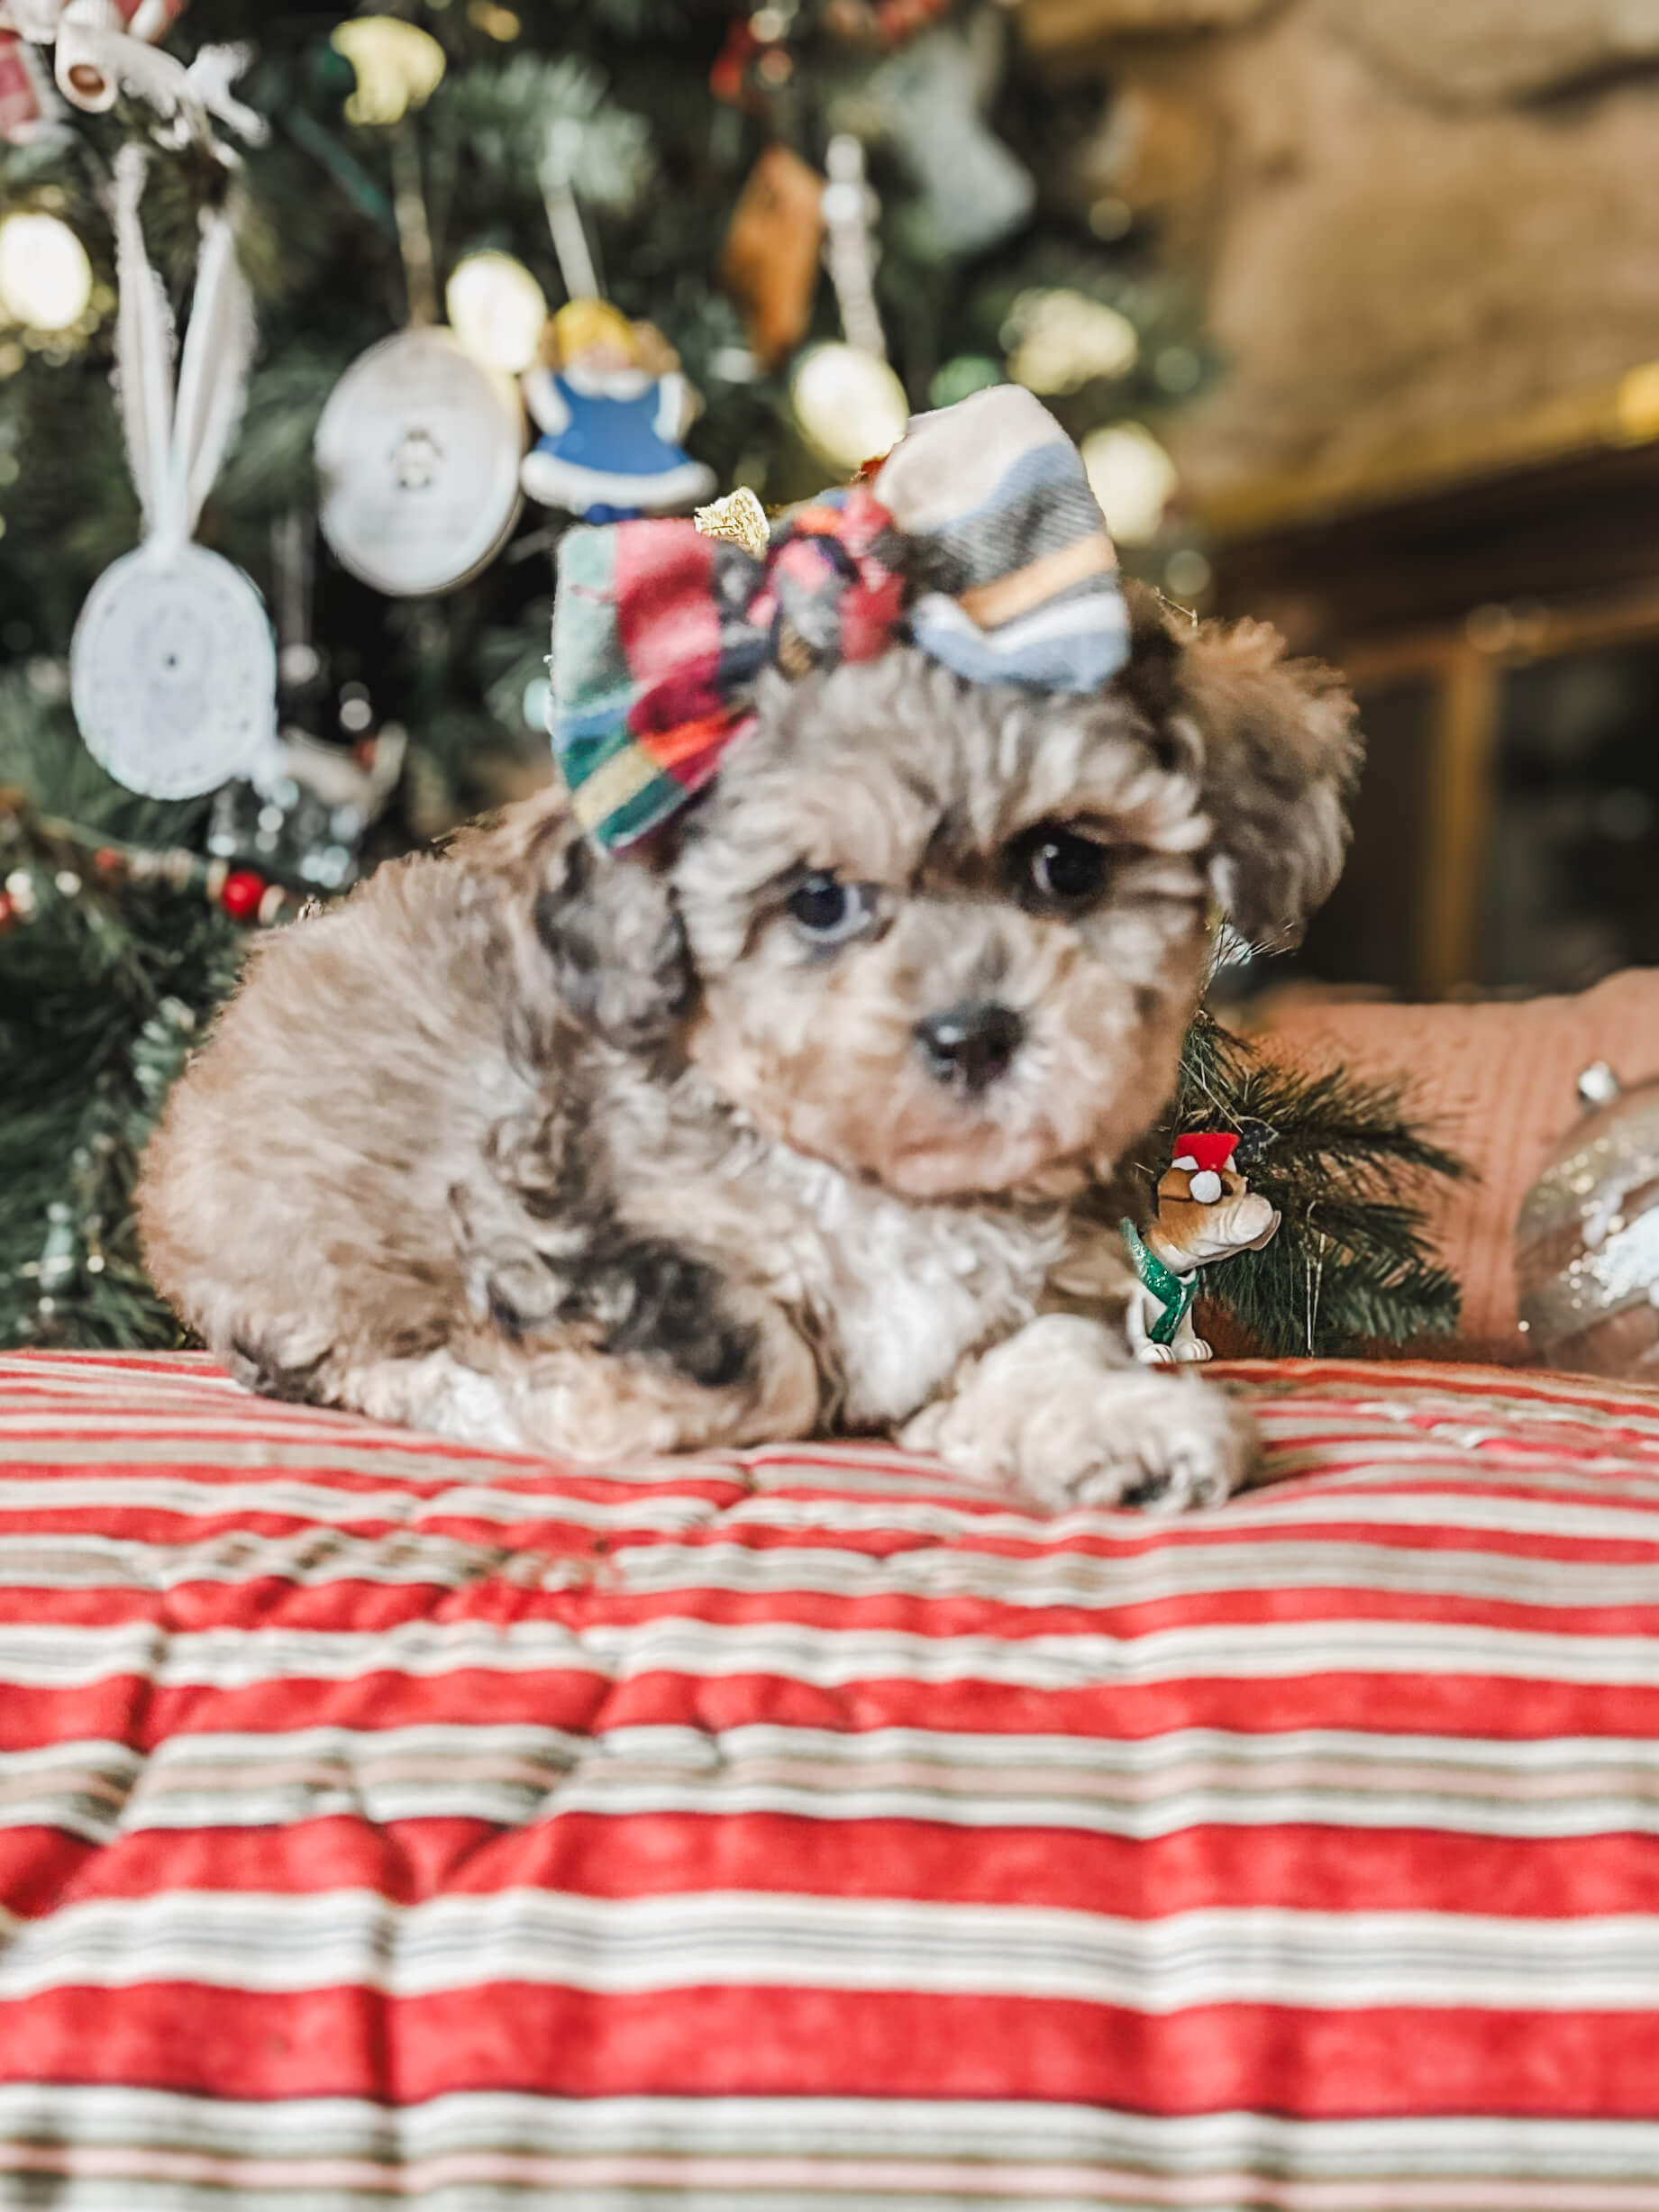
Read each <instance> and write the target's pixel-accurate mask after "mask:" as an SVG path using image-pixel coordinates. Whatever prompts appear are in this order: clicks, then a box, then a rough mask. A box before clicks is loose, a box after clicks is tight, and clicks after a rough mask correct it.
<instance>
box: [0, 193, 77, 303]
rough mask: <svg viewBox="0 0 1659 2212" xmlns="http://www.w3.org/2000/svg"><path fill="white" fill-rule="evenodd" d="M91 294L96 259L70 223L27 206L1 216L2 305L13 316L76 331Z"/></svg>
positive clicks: (0, 266)
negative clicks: (89, 255) (16, 211)
mask: <svg viewBox="0 0 1659 2212" xmlns="http://www.w3.org/2000/svg"><path fill="white" fill-rule="evenodd" d="M91 299H92V264H91V262H90V261H89V260H88V259H87V249H86V248H85V246H83V245H82V244H81V242H80V240H79V239H78V238H77V236H76V235H75V233H74V232H73V231H72V230H71V229H70V228H69V226H68V223H61V222H59V219H58V217H57V216H56V215H50V214H41V213H39V212H23V211H19V212H18V213H16V214H10V215H7V216H5V218H4V220H0V309H4V311H5V316H6V319H7V320H8V321H10V322H13V323H21V324H22V325H23V327H24V328H25V329H27V330H32V331H42V332H59V331H68V330H73V329H74V327H75V325H76V324H77V323H78V322H79V321H80V319H81V317H82V316H83V315H84V314H86V312H87V307H88V305H90V303H91Z"/></svg>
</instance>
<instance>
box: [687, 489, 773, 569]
mask: <svg viewBox="0 0 1659 2212" xmlns="http://www.w3.org/2000/svg"><path fill="white" fill-rule="evenodd" d="M692 519H693V521H695V523H697V528H698V529H699V530H700V531H701V532H702V533H703V535H704V536H705V537H706V538H725V539H727V540H728V541H729V542H731V543H732V544H733V545H741V546H742V547H743V551H744V552H745V553H749V554H752V556H753V558H754V559H755V560H764V559H765V558H766V552H767V548H768V547H769V546H770V543H771V540H772V533H771V531H770V528H769V527H768V525H767V521H766V509H765V508H764V507H763V506H762V505H761V503H760V501H759V499H757V498H756V496H755V495H754V494H753V492H752V491H751V490H750V488H749V487H748V486H747V485H746V484H740V485H739V486H738V487H737V489H736V490H735V491H734V492H728V493H727V494H726V496H725V498H724V499H716V501H715V503H714V505H712V506H706V507H698V508H697V511H696V514H694V515H693V517H692Z"/></svg>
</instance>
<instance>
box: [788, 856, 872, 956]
mask: <svg viewBox="0 0 1659 2212" xmlns="http://www.w3.org/2000/svg"><path fill="white" fill-rule="evenodd" d="M875 911H876V895H875V893H874V891H873V890H872V889H871V887H870V885H869V884H867V883H843V882H842V881H841V880H840V878H838V877H835V876H832V875H829V874H826V873H824V872H820V873H818V874H816V875H812V876H808V877H807V879H806V881H805V882H804V883H801V884H798V886H797V887H796V888H795V890H794V891H793V892H792V893H791V894H790V897H789V902H788V915H789V919H790V920H791V921H792V922H793V923H794V924H795V926H796V928H797V929H798V931H799V932H800V933H801V935H802V936H803V937H807V938H810V939H811V941H812V942H813V943H814V944H823V945H829V944H845V943H847V942H848V941H849V940H850V939H852V938H853V937H858V936H861V935H862V933H863V932H864V931H865V930H867V929H868V928H869V927H870V924H871V921H872V920H873V919H874V917H875Z"/></svg>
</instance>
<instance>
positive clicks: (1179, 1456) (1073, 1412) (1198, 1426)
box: [904, 1314, 1253, 1513]
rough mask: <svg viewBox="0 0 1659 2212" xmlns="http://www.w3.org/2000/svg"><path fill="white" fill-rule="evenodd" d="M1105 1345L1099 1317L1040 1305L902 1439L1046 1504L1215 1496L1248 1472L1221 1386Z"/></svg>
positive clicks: (1192, 1503)
mask: <svg viewBox="0 0 1659 2212" xmlns="http://www.w3.org/2000/svg"><path fill="white" fill-rule="evenodd" d="M1110 1354H1111V1344H1110V1340H1109V1339H1108V1337H1107V1334H1106V1332H1105V1331H1104V1330H1103V1329H1101V1328H1100V1327H1099V1326H1098V1324H1095V1323H1093V1322H1089V1321H1083V1320H1080V1319H1078V1318H1076V1317H1075V1316H1073V1315H1060V1314H1053V1315H1045V1316H1044V1318H1043V1319H1042V1320H1040V1321H1036V1322H1034V1323H1033V1324H1031V1325H1030V1327H1029V1328H1025V1329H1022V1330H1021V1331H1020V1333H1019V1334H1018V1335H1016V1336H1012V1337H1010V1338H1009V1339H1008V1341H1007V1343H1003V1344H998V1345H997V1346H996V1347H995V1348H994V1349H993V1350H992V1351H990V1352H987V1353H986V1354H985V1356H984V1357H983V1358H982V1359H981V1360H980V1361H978V1362H977V1364H976V1365H975V1367H974V1368H973V1370H971V1373H970V1374H969V1375H968V1376H966V1377H965V1378H964V1379H963V1382H962V1387H961V1388H959V1390H958V1391H957V1394H956V1395H955V1396H954V1397H951V1398H948V1399H945V1400H943V1401H942V1402H941V1403H939V1404H938V1405H935V1406H927V1407H926V1408H925V1410H924V1411H923V1412H922V1413H920V1414H918V1415H917V1416H916V1419H915V1420H914V1421H913V1422H911V1424H910V1425H909V1426H908V1428H907V1430H906V1431H905V1436H904V1441H905V1443H907V1444H908V1445H910V1446H911V1447H912V1448H913V1449H915V1450H918V1451H926V1452H937V1454H938V1455H939V1457H940V1458H941V1459H943V1461H945V1462H946V1464H947V1465H948V1466H950V1467H952V1468H954V1469H955V1470H956V1471H957V1472H958V1473H960V1474H963V1475H967V1476H969V1477H971V1479H973V1480H975V1481H978V1482H984V1483H998V1484H1007V1485H1008V1486H1010V1487H1011V1488H1016V1489H1017V1490H1019V1491H1021V1492H1022V1493H1023V1494H1024V1495H1025V1496H1026V1497H1030V1498H1032V1499H1033V1500H1034V1501H1035V1503H1037V1504H1039V1505H1041V1506H1044V1507H1047V1508H1049V1509H1051V1510H1053V1509H1055V1508H1058V1507H1062V1506H1067V1505H1090V1506H1111V1505H1133V1506H1144V1507H1150V1508H1151V1509H1153V1510H1154V1511H1157V1512H1162V1513H1179V1512H1182V1511H1185V1510H1187V1509H1188V1508H1190V1507H1198V1506H1218V1505H1219V1504H1220V1503H1221V1502H1222V1500H1223V1499H1224V1498H1226V1497H1228V1496H1229V1495H1230V1494H1231V1493H1232V1492H1233V1491H1234V1490H1235V1489H1236V1488H1238V1487H1239V1485H1240V1484H1241V1483H1242V1482H1243V1481H1244V1478H1245V1476H1246V1475H1247V1474H1248V1472H1249V1470H1250V1464H1251V1459H1252V1456H1253V1430H1252V1427H1251V1424H1250V1421H1249V1418H1248V1416H1247V1415H1245V1414H1244V1411H1243V1410H1242V1409H1241V1408H1240V1407H1239V1406H1236V1405H1235V1403H1234V1402H1233V1400H1232V1399H1231V1398H1229V1397H1227V1396H1226V1394H1225V1392H1223V1391H1221V1390H1219V1389H1217V1388H1207V1387H1205V1386H1203V1385H1201V1384H1199V1382H1198V1381H1197V1380H1196V1379H1180V1378H1177V1377H1175V1376H1172V1375H1160V1374H1155V1373H1149V1372H1148V1371H1147V1370H1145V1369H1144V1368H1143V1367H1138V1366H1137V1367H1119V1366H1115V1365H1112V1364H1110V1363H1109V1361H1110Z"/></svg>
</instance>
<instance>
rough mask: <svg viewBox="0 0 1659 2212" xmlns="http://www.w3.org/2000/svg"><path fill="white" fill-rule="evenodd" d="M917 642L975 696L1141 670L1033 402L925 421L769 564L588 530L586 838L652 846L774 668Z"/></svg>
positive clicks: (568, 554)
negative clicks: (983, 688) (1127, 663)
mask: <svg viewBox="0 0 1659 2212" xmlns="http://www.w3.org/2000/svg"><path fill="white" fill-rule="evenodd" d="M900 638H907V639H909V640H911V641H912V642H914V643H916V645H918V646H920V648H921V649H922V651H924V652H925V653H927V654H929V655H930V656H931V657H932V658H933V659H934V660H938V661H940V662H942V663H943V665H944V666H945V667H946V668H949V669H954V670H955V672H956V673H957V674H958V675H960V676H963V677H966V678H969V679H970V680H971V681H973V682H977V683H991V682H1001V683H1020V684H1030V685H1035V686H1038V687H1042V688H1044V689H1047V690H1053V691H1069V692H1074V693H1075V692H1089V691H1093V690H1096V689H1098V687H1099V686H1100V685H1102V684H1103V683H1105V682H1106V681H1107V680H1108V678H1110V677H1111V676H1112V675H1113V674H1114V673H1115V672H1116V671H1117V669H1119V668H1120V667H1121V666H1122V665H1123V662H1124V660H1126V658H1127V654H1128V614H1127V610H1126V606H1125V604H1124V599H1123V594H1122V591H1121V589H1120V587H1119V585H1118V579H1117V556H1116V554H1115V552H1114V551H1113V548H1112V542H1111V540H1110V538H1109V537H1108V534H1107V530H1106V524H1105V522H1104V520H1103V518H1102V516H1101V514H1100V510H1099V508H1098V505H1096V503H1095V499H1094V496H1093V494H1092V493H1091V492H1090V490H1089V480H1088V478H1087V477H1086V475H1085V474H1084V471H1083V465H1082V460H1081V458H1080V455H1079V453H1078V451H1077V449H1076V447H1075V446H1073V444H1072V443H1071V440H1070V439H1069V438H1068V437H1067V436H1066V434H1065V432H1063V431H1062V429H1061V427H1060V425H1059V423H1056V422H1055V421H1054V419H1053V416H1052V415H1051V414H1049V412H1048V410H1047V409H1046V408H1045V407H1044V405H1042V403H1041V402H1040V401H1039V400H1036V399H1035V398H1034V397H1033V396H1032V395H1031V394H1030V393H1029V392H1027V391H1025V390H1024V389H1023V387H1020V386H1018V385H999V386H997V387H993V388H992V389H990V390H989V391H984V392H978V393H975V394H974V395H973V396H972V397H971V399H965V400H962V401H961V402H960V403H959V404H958V405H956V406H954V407H947V408H943V409H941V410H940V411H939V412H938V413H937V414H926V415H919V416H917V417H916V418H915V419H914V420H913V421H912V423H911V424H910V427H909V430H908V431H907V433H906V435H905V437H904V438H903V439H902V440H901V441H900V442H899V444H898V446H896V447H895V448H894V450H893V451H892V452H891V453H890V454H889V457H888V459H887V460H886V461H885V462H884V463H883V464H882V466H881V468H880V471H879V473H878V474H877V476H876V478H875V480H874V482H873V484H872V485H871V487H869V488H864V487H854V488H853V489H852V490H851V491H847V492H830V493H825V494H824V495H823V496H821V497H819V498H818V499H816V500H814V501H813V502H811V503H810V504H809V505H806V506H803V507H798V508H796V509H795V510H794V511H793V512H792V513H790V514H788V515H787V516H786V517H785V518H784V519H783V520H782V521H780V522H779V523H777V524H775V525H774V527H773V530H772V534H771V542H770V546H769V548H768V549H767V551H766V552H765V553H764V555H762V556H761V557H759V558H757V557H756V556H755V555H754V554H752V553H751V552H749V551H746V550H745V549H744V548H743V546H742V545H739V544H734V543H733V542H730V541H728V540H725V539H724V538H719V537H709V536H705V535H703V534H702V533H701V532H699V530H698V529H697V525H696V524H695V523H690V522H684V521H662V520H652V521H640V522H626V523H609V524H606V525H605V526H603V527H599V528H585V527H584V528H577V529H572V530H570V531H568V532H567V533H565V535H564V537H563V538H562V539H561V541H560V546H559V585H558V593H557V596H556V598H555V601H554V607H553V651H552V660H551V672H552V709H551V729H552V738H553V750H554V752H555V754H556V756H557V758H558V761H559V765H560V769H561V772H562V774H563V777H564V780H565V782H566V784H567V785H568V787H569V788H570V796H571V805H572V807H573V809H574V812H575V815H576V818H577V820H578V822H579V824H580V825H581V827H582V828H583V829H584V830H585V831H586V833H587V834H588V837H589V838H591V839H592V841H593V842H595V843H596V844H597V845H599V846H602V847H604V848H606V849H607V850H613V851H614V850H618V849H620V848H622V847H624V846H627V845H631V844H634V843H635V842H637V841H638V840H639V839H641V838H643V837H644V836H646V835H648V834H649V833H651V832H652V830H654V829H656V828H657V827H658V826H659V825H660V824H661V823H663V822H664V821H666V820H667V819H668V818H669V817H670V815H672V814H674V813H675V812H676V811H677V810H678V809H679V807H681V806H684V804H685V803H686V801H687V800H688V798H689V797H691V796H692V794H693V793H694V792H696V791H698V790H700V789H701V788H702V787H703V786H704V785H705V784H706V783H707V782H708V780H709V778H711V777H712V776H713V775H714V774H715V772H716V769H717V768H718V767H719V764H720V760H721V758H722V756H723V755H724V753H725V751H726V750H727V748H728V747H729V746H731V745H732V744H733V743H734V742H735V741H736V740H737V739H739V738H741V737H742V736H743V734H744V733H745V732H746V731H748V730H749V729H750V728H751V727H752V724H753V721H754V710H753V705H752V696H753V687H754V683H755V679H756V678H757V676H758V675H759V674H760V672H761V669H762V668H764V667H766V666H768V665H769V664H770V666H773V667H776V668H778V669H781V670H782V672H783V673H784V674H785V675H786V676H789V677H799V676H803V675H805V674H806V673H807V671H808V670H809V669H824V668H834V667H835V666H837V665H839V664H840V663H842V662H850V661H861V660H873V659H874V658H875V657H876V655H877V654H879V653H881V652H883V651H886V650H887V648H888V647H889V645H890V644H892V643H893V642H894V641H895V640H897V639H900Z"/></svg>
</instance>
